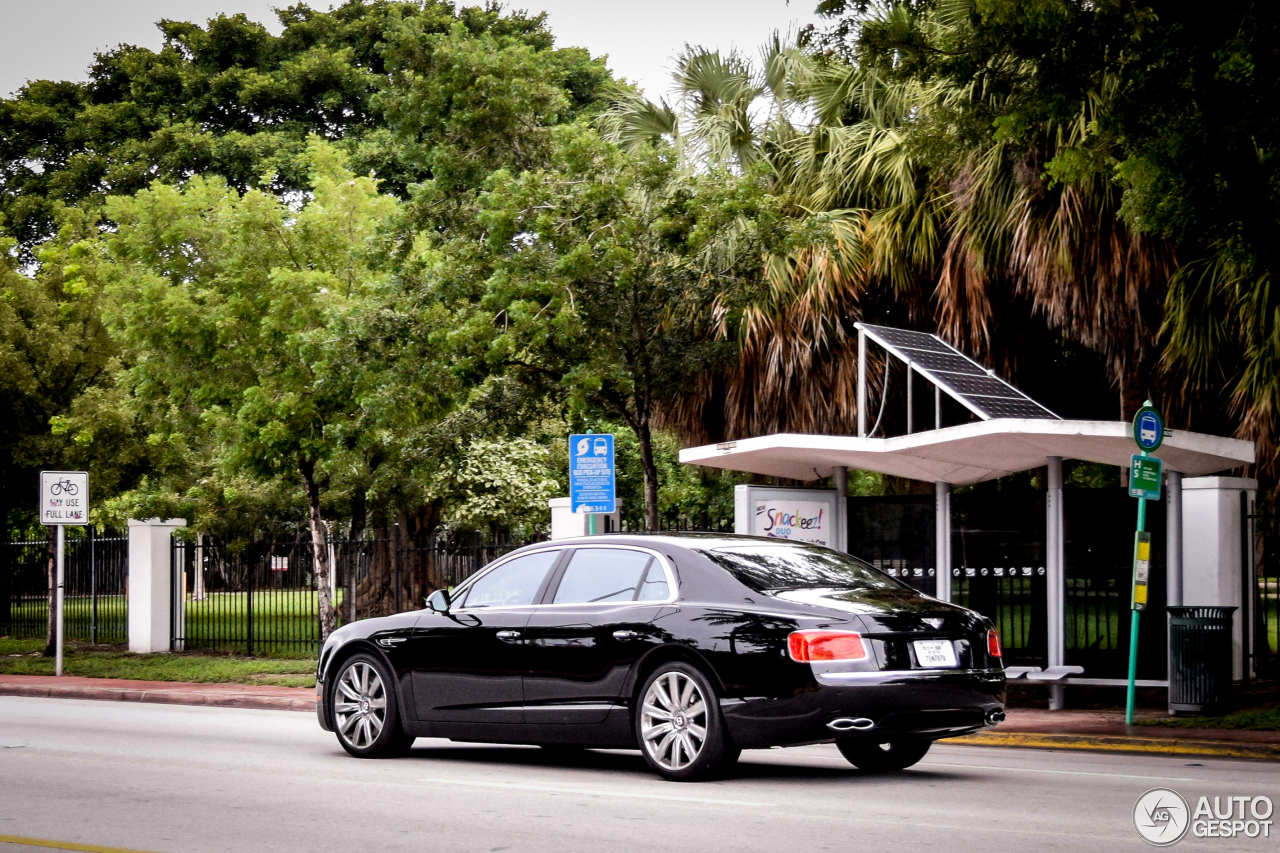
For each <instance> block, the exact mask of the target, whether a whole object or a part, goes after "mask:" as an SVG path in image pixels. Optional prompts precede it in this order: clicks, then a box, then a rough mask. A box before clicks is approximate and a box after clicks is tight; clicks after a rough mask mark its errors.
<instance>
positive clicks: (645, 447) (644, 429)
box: [636, 414, 658, 533]
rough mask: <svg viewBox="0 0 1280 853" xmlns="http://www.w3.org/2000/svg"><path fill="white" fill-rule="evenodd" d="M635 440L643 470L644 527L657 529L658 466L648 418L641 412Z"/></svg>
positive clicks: (653, 531)
mask: <svg viewBox="0 0 1280 853" xmlns="http://www.w3.org/2000/svg"><path fill="white" fill-rule="evenodd" d="M636 440H637V441H638V442H639V443H640V468H641V470H642V471H643V472H644V529H645V530H646V531H648V532H649V533H656V532H657V531H658V466H657V465H655V464H654V462H653V433H652V432H650V430H649V418H648V417H647V416H646V415H644V414H641V416H640V418H639V424H638V426H637V428H636Z"/></svg>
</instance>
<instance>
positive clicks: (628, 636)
mask: <svg viewBox="0 0 1280 853" xmlns="http://www.w3.org/2000/svg"><path fill="white" fill-rule="evenodd" d="M613 638H614V639H615V640H617V641H618V642H620V643H625V642H627V641H628V640H638V639H640V635H639V634H637V633H636V632H635V631H614V632H613Z"/></svg>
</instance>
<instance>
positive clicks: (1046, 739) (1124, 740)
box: [948, 732, 1280, 761]
mask: <svg viewBox="0 0 1280 853" xmlns="http://www.w3.org/2000/svg"><path fill="white" fill-rule="evenodd" d="M948 743H953V744H957V745H964V746H1005V747H1009V746H1012V747H1019V748H1022V749H1076V750H1089V751H1093V752H1136V753H1159V754H1162V755H1184V756H1198V757H1201V758H1252V759H1259V760H1263V761H1280V744H1274V743H1240V742H1237V741H1217V740H1191V739H1182V738H1163V737H1162V738H1143V737H1127V736H1124V735H1066V734H1037V733H1025V734H1020V733H1012V732H1010V733H1007V734H1001V733H999V732H979V733H977V734H971V735H966V736H964V737H958V738H952V739H949V740H948Z"/></svg>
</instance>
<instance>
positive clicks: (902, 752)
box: [836, 738, 933, 773]
mask: <svg viewBox="0 0 1280 853" xmlns="http://www.w3.org/2000/svg"><path fill="white" fill-rule="evenodd" d="M931 746H933V741H931V740H919V739H911V738H899V739H896V740H891V741H886V742H884V743H875V742H874V741H865V740H838V741H836V747H837V748H838V749H839V750H840V754H841V755H843V756H844V757H845V758H846V759H848V761H849V763H850V764H852V765H853V766H854V767H857V768H858V769H859V770H865V771H867V772H868V773H886V772H889V771H893V770H905V769H907V768H908V767H910V766H911V765H913V764H915V763H916V762H918V761H919V760H920V759H922V758H924V756H925V753H927V752H928V751H929V747H931Z"/></svg>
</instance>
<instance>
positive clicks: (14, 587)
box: [0, 527, 129, 643]
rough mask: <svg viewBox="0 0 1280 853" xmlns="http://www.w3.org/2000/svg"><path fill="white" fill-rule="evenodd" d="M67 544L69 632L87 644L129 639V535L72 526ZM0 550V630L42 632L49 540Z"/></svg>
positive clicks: (4, 546) (30, 634)
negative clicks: (0, 552) (102, 532)
mask: <svg viewBox="0 0 1280 853" xmlns="http://www.w3.org/2000/svg"><path fill="white" fill-rule="evenodd" d="M65 547H66V552H65V555H64V560H63V570H64V572H65V585H64V592H63V594H64V604H65V608H64V611H63V613H64V617H63V619H64V626H65V627H64V630H65V632H66V633H65V636H66V637H67V638H68V639H71V640H79V641H82V642H88V643H125V642H128V639H129V606H128V594H127V592H128V575H129V539H128V537H127V536H121V535H118V534H110V535H105V536H100V535H97V534H95V533H94V532H93V531H92V529H90V530H84V529H82V528H75V527H72V528H68V529H67V533H66V546H65ZM0 549H3V554H0V635H5V636H10V637H44V636H45V632H46V630H47V629H48V620H49V583H50V582H49V577H50V575H49V572H50V568H49V567H50V564H51V561H52V559H53V548H52V545H51V544H50V540H49V539H48V538H45V537H40V538H35V539H24V540H19V541H14V542H4V543H0Z"/></svg>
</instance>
